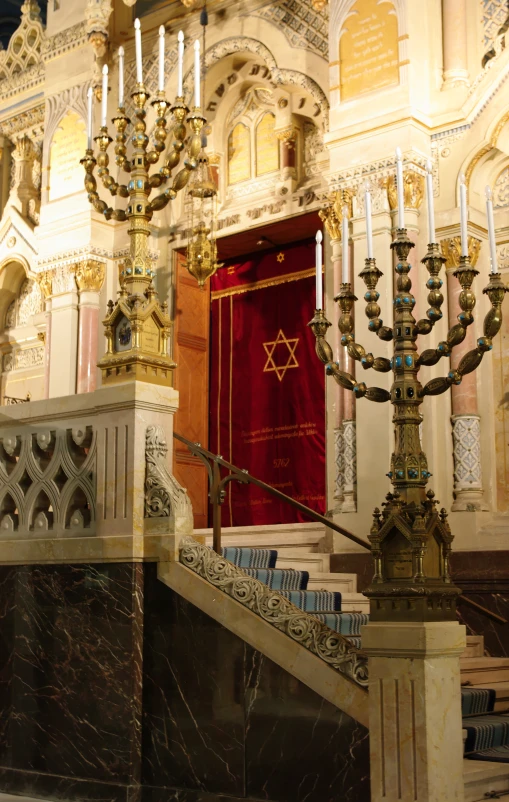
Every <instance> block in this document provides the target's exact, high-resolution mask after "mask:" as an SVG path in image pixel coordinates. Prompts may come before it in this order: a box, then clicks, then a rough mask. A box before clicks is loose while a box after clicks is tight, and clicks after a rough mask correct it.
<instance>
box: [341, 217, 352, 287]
mask: <svg viewBox="0 0 509 802" xmlns="http://www.w3.org/2000/svg"><path fill="white" fill-rule="evenodd" d="M348 238H349V232H348V206H343V231H342V237H341V239H342V243H341V244H342V246H343V269H342V274H343V284H347V283H348V279H349V275H350V271H349V269H348Z"/></svg>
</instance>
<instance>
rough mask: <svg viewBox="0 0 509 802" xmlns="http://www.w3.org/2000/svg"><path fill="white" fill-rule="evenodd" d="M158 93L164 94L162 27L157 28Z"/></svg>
mask: <svg viewBox="0 0 509 802" xmlns="http://www.w3.org/2000/svg"><path fill="white" fill-rule="evenodd" d="M158 88H159V91H160V92H164V25H160V26H159V87H158Z"/></svg>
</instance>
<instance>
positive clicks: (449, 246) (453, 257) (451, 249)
mask: <svg viewBox="0 0 509 802" xmlns="http://www.w3.org/2000/svg"><path fill="white" fill-rule="evenodd" d="M467 242H468V255H469V257H470V263H471V265H472V267H475V266H476V264H477V260H478V258H479V252H480V250H481V240H480V239H477V238H476V237H472V236H471V235H469V237H468V240H467ZM440 246H441V248H442V254H443V256H444V257H445V267H446V269H447V270H451V269H452V268H454V269H456V268H457V267H459V264H460V256H461V237H450V238H449V239H443V240H440Z"/></svg>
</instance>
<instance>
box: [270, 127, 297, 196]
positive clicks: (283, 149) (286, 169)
mask: <svg viewBox="0 0 509 802" xmlns="http://www.w3.org/2000/svg"><path fill="white" fill-rule="evenodd" d="M275 133H276V136H277V138H278V139H279V141H280V150H279V174H280V178H279V181H278V183H277V185H276V192H277V194H279V195H286V194H287V193H289V192H293V191H294V190H295V189H296V187H297V177H298V176H297V164H296V158H295V151H296V147H297V137H298V129H297V128H296V127H295V126H294V124H293V123H291V124H290V125H286V126H285V127H284V128H278V129H277V130H276V132H275Z"/></svg>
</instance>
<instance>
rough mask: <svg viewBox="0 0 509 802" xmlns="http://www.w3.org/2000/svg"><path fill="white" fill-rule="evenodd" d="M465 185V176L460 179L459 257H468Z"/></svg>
mask: <svg viewBox="0 0 509 802" xmlns="http://www.w3.org/2000/svg"><path fill="white" fill-rule="evenodd" d="M467 219H468V212H467V185H466V184H465V176H464V175H462V176H461V177H460V233H461V256H468V234H467Z"/></svg>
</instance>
